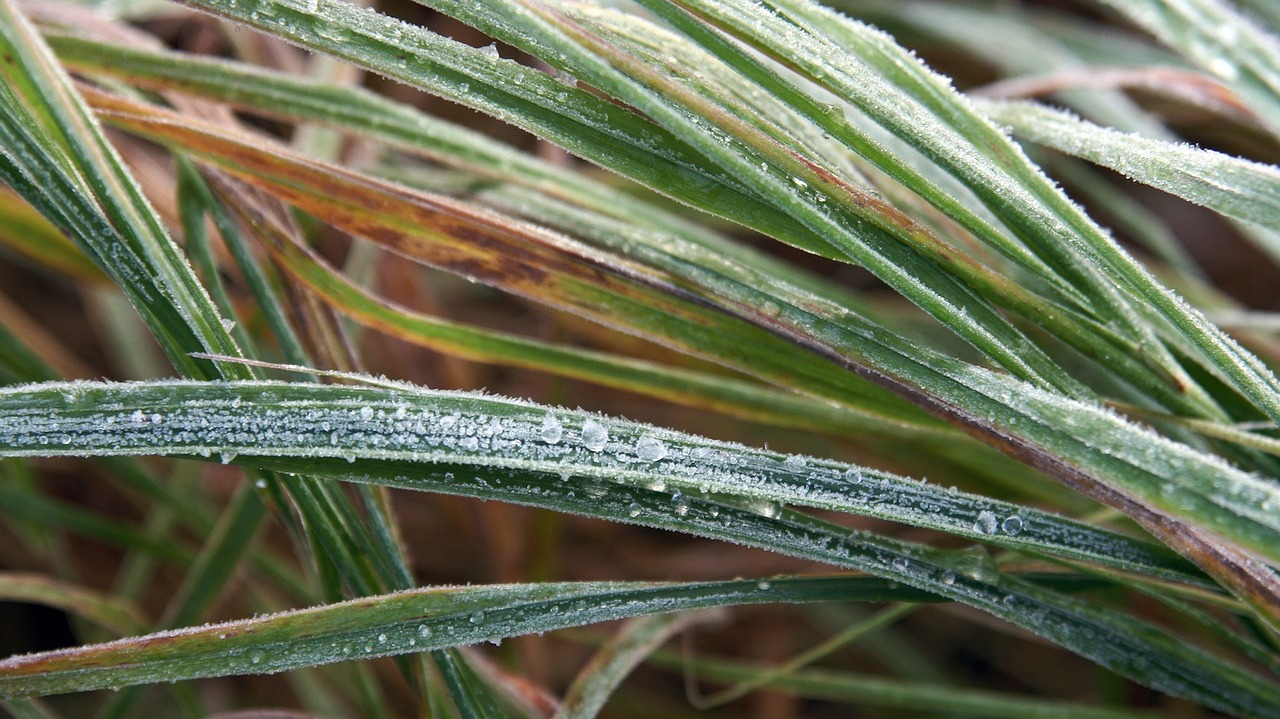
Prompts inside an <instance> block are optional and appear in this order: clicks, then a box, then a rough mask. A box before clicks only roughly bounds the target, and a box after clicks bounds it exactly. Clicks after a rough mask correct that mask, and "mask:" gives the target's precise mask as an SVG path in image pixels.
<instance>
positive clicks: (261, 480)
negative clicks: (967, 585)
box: [253, 479, 267, 489]
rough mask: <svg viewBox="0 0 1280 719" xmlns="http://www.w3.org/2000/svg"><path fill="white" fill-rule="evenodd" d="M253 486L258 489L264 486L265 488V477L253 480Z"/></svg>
mask: <svg viewBox="0 0 1280 719" xmlns="http://www.w3.org/2000/svg"><path fill="white" fill-rule="evenodd" d="M253 486H255V487H257V488H258V489H266V488H267V480H265V479H259V480H258V481H256V482H254V483H253Z"/></svg>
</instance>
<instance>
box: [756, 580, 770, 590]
mask: <svg viewBox="0 0 1280 719" xmlns="http://www.w3.org/2000/svg"><path fill="white" fill-rule="evenodd" d="M772 586H773V585H772V584H770V583H769V582H768V580H765V579H761V580H760V581H758V582H756V589H759V590H760V591H762V592H764V591H768V589H769V587H772Z"/></svg>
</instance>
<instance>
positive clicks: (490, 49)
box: [480, 43, 502, 58]
mask: <svg viewBox="0 0 1280 719" xmlns="http://www.w3.org/2000/svg"><path fill="white" fill-rule="evenodd" d="M480 52H482V53H484V54H486V55H488V56H489V57H492V58H500V57H502V54H501V53H499V52H498V46H497V45H495V44H493V43H489V44H488V45H485V46H484V47H482V48H480Z"/></svg>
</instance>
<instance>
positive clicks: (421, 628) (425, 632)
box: [418, 624, 431, 639]
mask: <svg viewBox="0 0 1280 719" xmlns="http://www.w3.org/2000/svg"><path fill="white" fill-rule="evenodd" d="M418 634H419V636H421V637H422V638H423V639H426V638H427V637H429V636H431V627H428V626H427V625H425V624H419V625H418Z"/></svg>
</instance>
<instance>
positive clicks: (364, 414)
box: [360, 407, 373, 421]
mask: <svg viewBox="0 0 1280 719" xmlns="http://www.w3.org/2000/svg"><path fill="white" fill-rule="evenodd" d="M360 419H363V420H365V421H368V420H371V419H373V408H372V407H361V408H360Z"/></svg>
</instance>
